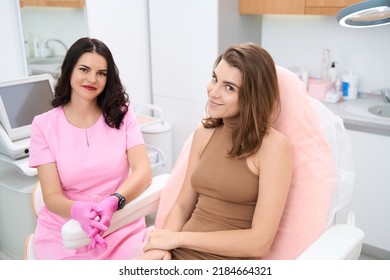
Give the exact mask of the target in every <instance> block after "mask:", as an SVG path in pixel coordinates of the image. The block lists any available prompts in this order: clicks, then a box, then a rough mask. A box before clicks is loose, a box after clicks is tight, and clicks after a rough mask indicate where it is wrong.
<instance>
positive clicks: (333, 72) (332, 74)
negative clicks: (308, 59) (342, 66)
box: [329, 61, 337, 83]
mask: <svg viewBox="0 0 390 280" xmlns="http://www.w3.org/2000/svg"><path fill="white" fill-rule="evenodd" d="M336 80H337V69H336V62H335V61H333V62H332V65H331V66H330V69H329V81H330V82H332V83H334V82H336Z"/></svg>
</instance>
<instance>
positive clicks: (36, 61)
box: [28, 56, 64, 79]
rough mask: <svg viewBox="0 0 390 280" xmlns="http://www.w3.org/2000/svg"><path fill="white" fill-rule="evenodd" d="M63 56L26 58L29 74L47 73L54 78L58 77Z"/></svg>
mask: <svg viewBox="0 0 390 280" xmlns="http://www.w3.org/2000/svg"><path fill="white" fill-rule="evenodd" d="M63 60H64V57H63V56H53V57H45V58H31V59H29V60H28V69H29V73H30V74H31V75H39V74H45V73H49V74H51V75H52V76H53V77H54V79H58V77H59V76H60V73H61V65H62V62H63Z"/></svg>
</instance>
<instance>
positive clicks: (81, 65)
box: [79, 64, 108, 72]
mask: <svg viewBox="0 0 390 280" xmlns="http://www.w3.org/2000/svg"><path fill="white" fill-rule="evenodd" d="M79 67H85V68H87V69H91V67H89V66H87V65H84V64H80V66H79ZM107 71H108V70H107V69H101V70H98V72H107Z"/></svg>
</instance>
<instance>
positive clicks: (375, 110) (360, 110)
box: [339, 97, 390, 120]
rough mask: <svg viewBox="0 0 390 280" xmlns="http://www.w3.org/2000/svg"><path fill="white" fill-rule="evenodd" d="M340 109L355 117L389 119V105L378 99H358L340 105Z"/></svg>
mask: <svg viewBox="0 0 390 280" xmlns="http://www.w3.org/2000/svg"><path fill="white" fill-rule="evenodd" d="M339 106H340V109H341V110H343V111H345V112H347V113H350V114H353V115H357V116H362V117H369V118H380V119H382V120H383V119H386V120H389V119H390V104H388V103H384V101H383V99H382V98H380V97H372V98H359V99H356V100H348V101H345V102H342V103H340V105H339Z"/></svg>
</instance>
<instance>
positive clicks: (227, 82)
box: [213, 71, 240, 89]
mask: <svg viewBox="0 0 390 280" xmlns="http://www.w3.org/2000/svg"><path fill="white" fill-rule="evenodd" d="M213 76H214V77H215V78H217V74H215V71H213ZM217 80H218V78H217ZM223 83H224V84H227V85H231V86H234V87H236V88H237V89H240V87H239V86H237V85H236V84H235V83H233V82H230V81H223Z"/></svg>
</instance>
